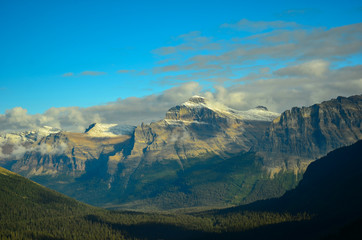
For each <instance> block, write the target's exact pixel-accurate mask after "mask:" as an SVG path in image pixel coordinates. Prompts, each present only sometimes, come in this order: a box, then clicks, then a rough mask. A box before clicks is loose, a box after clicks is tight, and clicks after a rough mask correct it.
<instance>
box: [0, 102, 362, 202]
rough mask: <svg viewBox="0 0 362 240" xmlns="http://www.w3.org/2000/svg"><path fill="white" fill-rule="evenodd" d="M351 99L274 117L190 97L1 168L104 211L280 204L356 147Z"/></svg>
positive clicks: (72, 136)
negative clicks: (326, 162)
mask: <svg viewBox="0 0 362 240" xmlns="http://www.w3.org/2000/svg"><path fill="white" fill-rule="evenodd" d="M360 100H361V96H353V97H349V98H342V97H340V98H337V99H333V100H330V101H327V102H323V103H321V104H316V105H313V106H311V107H304V108H293V109H292V110H288V111H286V112H284V113H282V114H281V115H280V114H278V113H273V112H270V111H268V109H267V108H266V107H263V106H259V107H256V108H254V109H250V110H248V111H237V110H234V109H231V108H228V107H226V106H224V105H222V104H219V103H215V102H212V101H209V100H207V99H205V98H203V97H200V96H194V97H192V98H190V99H189V100H188V101H187V102H185V103H182V104H180V105H178V106H175V107H173V108H171V109H169V111H168V112H167V113H166V116H165V118H164V119H163V120H160V121H157V122H153V123H150V124H141V125H140V126H137V127H136V128H134V127H129V126H119V125H114V124H102V123H95V124H92V125H91V126H89V128H88V129H87V130H86V132H85V133H69V132H64V131H60V132H55V133H50V134H49V135H47V136H44V137H42V138H40V139H37V140H36V141H33V142H32V143H29V144H28V145H26V146H25V147H26V149H25V150H24V149H23V157H21V158H19V159H15V158H13V159H12V158H11V155H9V154H8V155H7V156H8V158H7V159H6V164H2V165H3V166H6V167H8V168H10V169H12V170H13V171H15V172H17V173H21V174H22V175H24V176H27V177H30V178H31V179H33V180H35V181H37V182H39V183H41V184H44V185H45V186H47V187H50V188H52V189H55V190H57V191H60V192H62V193H65V194H67V195H69V196H72V197H75V198H76V199H78V200H81V201H85V202H87V203H90V204H94V205H98V206H106V207H109V208H131V209H143V208H148V209H171V208H184V207H199V206H208V207H214V206H218V207H220V206H230V205H235V204H240V203H244V204H245V203H249V202H252V201H255V200H260V199H266V198H270V197H277V196H281V195H282V194H283V193H284V192H285V191H286V190H289V189H291V188H293V187H295V186H296V184H297V183H298V181H299V180H300V179H301V176H302V174H303V172H304V171H305V169H306V167H307V166H308V164H309V163H310V162H312V161H313V160H315V158H316V156H319V155H320V154H323V152H324V151H329V150H330V149H333V148H336V147H338V146H343V145H346V144H349V143H353V142H354V141H357V140H358V139H360V138H361V105H360V103H361V101H360ZM298 109H299V110H298ZM313 109H314V110H313ZM315 109H318V111H317V110H315ZM317 112H318V114H317ZM308 114H309V115H308ZM322 123H323V124H322ZM318 132H320V133H321V134H320V137H319V138H316V137H315V136H319V135H318V134H317V133H318ZM335 135H336V136H337V137H334V136H335ZM320 139H325V140H323V141H324V145H325V146H328V147H324V148H323V147H321V146H322V143H321V140H320ZM303 141H306V144H305V145H303V144H302V142H303ZM318 144H319V145H318ZM308 146H310V147H308ZM14 149H15V148H14ZM17 149H20V147H19V148H17ZM305 151H307V152H309V153H305ZM9 156H10V158H9ZM0 158H1V156H0ZM9 163H11V164H9Z"/></svg>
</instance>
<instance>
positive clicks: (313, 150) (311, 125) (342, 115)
mask: <svg viewBox="0 0 362 240" xmlns="http://www.w3.org/2000/svg"><path fill="white" fill-rule="evenodd" d="M359 139H362V95H357V96H352V97H348V98H346V97H338V98H337V99H332V100H330V101H326V102H322V103H321V104H315V105H313V106H310V107H302V108H297V107H295V108H292V109H291V110H288V111H285V112H284V113H282V114H281V115H280V117H279V118H276V119H275V120H274V121H273V122H272V123H271V125H270V126H269V128H268V129H267V130H266V132H265V135H264V137H263V139H262V141H261V142H260V143H259V145H258V146H257V147H256V149H255V150H256V151H257V152H259V154H260V155H262V156H263V157H264V163H265V165H266V166H267V167H269V168H270V169H274V170H272V171H279V170H281V169H295V170H298V169H299V170H300V171H304V170H305V168H306V167H307V166H308V164H309V163H310V162H311V161H313V160H315V159H316V158H318V157H321V156H323V155H325V154H326V153H328V152H330V151H332V150H334V149H336V148H339V147H342V146H346V145H350V144H352V143H355V142H356V141H358V140H359ZM278 169H279V170H278Z"/></svg>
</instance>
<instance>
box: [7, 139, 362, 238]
mask: <svg viewBox="0 0 362 240" xmlns="http://www.w3.org/2000/svg"><path fill="white" fill-rule="evenodd" d="M361 154H362V141H358V142H357V143H355V144H353V145H351V146H347V147H342V148H339V149H337V150H335V151H332V152H330V153H329V154H328V155H326V156H324V157H322V158H321V159H318V160H316V161H315V162H313V163H311V164H310V165H309V166H308V168H307V170H306V172H305V173H304V177H303V180H302V181H301V182H300V183H299V184H298V186H297V187H296V188H295V189H293V190H291V191H288V192H287V193H286V194H284V195H283V196H282V197H280V198H274V199H269V200H263V201H257V202H254V203H251V204H248V205H243V206H238V207H233V208H226V209H222V210H212V211H206V212H193V213H189V214H182V213H177V214H175V213H174V214H170V213H167V214H161V213H140V212H138V213H137V212H129V211H108V210H105V209H100V208H95V207H92V206H89V205H86V204H84V203H80V202H78V201H76V200H74V199H71V198H69V197H67V196H64V195H62V194H59V193H57V192H55V191H53V190H49V189H47V188H45V187H43V186H41V185H39V184H37V183H34V182H32V181H30V180H28V179H26V178H24V177H22V176H20V175H18V174H15V173H13V172H10V171H8V170H5V169H3V168H1V167H0V203H1V205H0V213H1V215H0V238H1V239H321V238H322V239H359V237H360V235H361V228H360V223H361V221H362V208H361V204H360V202H361V201H362V195H361V191H360V189H361V183H362V179H361V178H362V172H361V169H362V166H361V164H362V162H361V161H360V160H361V159H360V156H361Z"/></svg>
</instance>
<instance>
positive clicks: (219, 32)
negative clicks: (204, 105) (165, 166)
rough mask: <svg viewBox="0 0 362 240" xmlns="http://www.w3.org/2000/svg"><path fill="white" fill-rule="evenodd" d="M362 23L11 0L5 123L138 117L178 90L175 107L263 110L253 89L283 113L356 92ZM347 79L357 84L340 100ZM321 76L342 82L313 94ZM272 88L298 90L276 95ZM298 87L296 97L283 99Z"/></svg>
mask: <svg viewBox="0 0 362 240" xmlns="http://www.w3.org/2000/svg"><path fill="white" fill-rule="evenodd" d="M361 20H362V4H360V1H258V2H251V1H248V2H247V1H230V0H229V1H228V0H223V1H197V0H193V1H157V0H155V1H36V0H35V1H17V0H3V1H1V2H0V31H1V38H0V55H1V58H0V66H1V70H0V102H1V104H0V114H1V115H0V118H1V117H3V118H6V114H10V113H11V111H13V110H14V108H17V110H19V107H20V108H21V109H22V110H26V111H27V112H26V111H23V112H24V114H27V115H34V114H35V115H36V114H38V115H39V114H45V115H47V111H48V112H49V109H51V108H56V109H58V110H59V108H62V107H63V108H64V107H65V108H67V107H77V108H80V109H81V110H82V109H83V110H87V111H88V110H89V108H92V109H93V110H92V112H95V111H96V110H94V109H97V106H109V105H114V104H120V103H122V104H125V103H127V104H128V105H132V104H135V105H134V108H135V109H137V105H136V104H139V102H142V101H146V99H148V100H147V101H150V97H152V96H153V97H154V99H156V100H157V99H158V98H157V97H159V98H160V97H162V96H165V95H167V94H168V93H170V92H173V91H174V92H175V93H176V95H179V96H180V97H179V98H174V99H173V100H170V99H164V101H169V102H170V103H169V104H174V103H176V102H178V101H181V100H183V99H184V98H187V97H189V95H191V94H194V93H195V92H196V93H200V94H201V95H206V96H209V97H211V98H215V99H216V100H220V101H221V102H224V103H225V104H228V105H231V106H232V107H235V108H241V109H242V108H245V107H246V105H248V104H254V103H255V104H259V103H260V104H263V101H262V98H261V97H259V100H258V98H256V100H251V99H250V98H251V96H248V95H247V93H243V92H242V91H244V92H245V91H246V90H242V89H243V87H245V89H248V90H247V92H251V91H255V92H260V93H263V94H264V96H265V95H267V96H268V97H265V99H266V100H265V103H264V104H269V105H270V107H271V108H272V110H275V111H282V110H283V109H286V108H288V107H291V106H292V104H294V105H298V104H301V105H303V104H310V103H313V101H319V100H327V99H324V98H329V97H336V96H335V95H336V94H337V95H339V94H341V95H347V94H356V93H357V94H358V93H361V91H362V86H360V84H361V81H360V78H358V77H356V76H358V74H359V73H360V67H359V66H360V64H361V44H360V42H361V25H360V23H361ZM337 50H338V51H337ZM348 67H349V68H348ZM311 69H312V70H311ZM351 69H352V70H351ZM311 71H312V72H313V74H310V73H311ZM343 74H345V75H346V76H348V77H349V78H350V79H349V80H350V82H348V83H347V82H346V83H345V84H342V85H348V86H350V88H346V87H344V88H342V89H341V91H340V92H339V91H338V80H340V79H344V77H342V75H343ZM288 78H290V79H291V80H290V81H289V80H288ZM312 78H313V79H314V80H313V81H318V82H319V83H320V82H322V80H320V79H324V80H323V84H325V85H326V86H327V85H328V84H330V83H328V81H326V80H325V79H327V78H330V79H333V81H334V82H335V84H334V85H333V86H332V85H328V86H327V87H326V88H325V89H326V91H325V92H323V93H321V92H313V93H310V92H309V91H310V89H311V88H310V87H309V88H308V86H309V85H311V84H312V83H313V82H309V83H308V79H312ZM338 78H339V79H338ZM263 81H264V82H263ZM273 81H274V82H275V84H276V85H277V84H280V85H283V86H286V85H288V87H287V88H283V89H281V90H280V91H281V92H279V93H277V92H275V91H274V93H272V92H268V91H267V90H268V89H270V87H268V84H271V83H273ZM282 81H287V82H288V84H285V82H282ZM346 81H347V80H346ZM264 83H266V84H264ZM289 84H290V85H289ZM308 84H309V85H308ZM323 84H321V85H320V87H321V88H324V86H325V85H323ZM263 86H264V87H263ZM356 86H357V87H356ZM178 88H182V89H183V90H177V89H178ZM266 88H268V89H266ZM187 89H188V90H187ZM236 89H239V90H238V92H237V90H236ZM328 89H329V90H328ZM333 89H334V90H333ZM327 90H328V91H327ZM293 91H295V94H294V95H295V96H299V98H298V97H297V98H296V99H295V101H288V98H285V99H282V98H281V99H278V97H277V96H276V95H281V94H284V95H285V96H286V94H285V93H286V92H293ZM313 91H314V90H313ZM181 92H182V93H184V95H182V96H181V95H180V93H181ZM306 92H308V94H307V95H308V96H306V97H304V98H303V96H305V95H306ZM273 94H275V96H274V95H273ZM292 96H293V94H292ZM317 96H320V97H317ZM133 97H137V98H133ZM231 98H233V99H231ZM235 98H238V99H240V100H238V101H236V100H235ZM125 100H127V101H125ZM285 102H290V104H289V105H288V104H285ZM154 104H157V102H155V103H154ZM167 107H168V105H167ZM167 107H166V105H165V106H164V108H165V109H167ZM63 108H62V109H63ZM164 108H162V107H161V108H160V109H162V111H164ZM98 109H99V108H98ZM122 109H123V108H122V107H121V108H119V111H120V112H119V114H122V113H121V110H122ZM83 110H82V111H83ZM123 110H124V109H123ZM14 111H15V110H14ZM19 111H20V110H19ZM89 111H90V110H89ZM112 111H114V109H113V110H112ZM140 111H145V109H143V108H141V109H140ZM100 112H101V110H100ZM124 113H126V114H128V112H124ZM82 114H83V113H82ZM157 114H159V113H157ZM105 115H107V114H105V113H104V114H103V113H100V116H99V119H100V120H102V121H108V120H109V119H108V118H107V117H105ZM135 116H141V115H137V114H135ZM53 117H54V116H53ZM153 118H154V117H153ZM7 119H9V117H8V118H7ZM112 119H113V118H112ZM145 119H147V117H145ZM0 120H1V119H0ZM29 121H30V120H29ZM38 121H39V120H38ZM114 121H115V120H114V119H113V120H109V122H114Z"/></svg>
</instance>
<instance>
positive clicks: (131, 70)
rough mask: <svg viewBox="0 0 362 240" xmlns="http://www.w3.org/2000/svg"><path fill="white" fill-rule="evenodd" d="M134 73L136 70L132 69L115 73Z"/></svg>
mask: <svg viewBox="0 0 362 240" xmlns="http://www.w3.org/2000/svg"><path fill="white" fill-rule="evenodd" d="M134 72H136V70H134V69H121V70H118V71H117V73H121V74H127V73H134Z"/></svg>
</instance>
